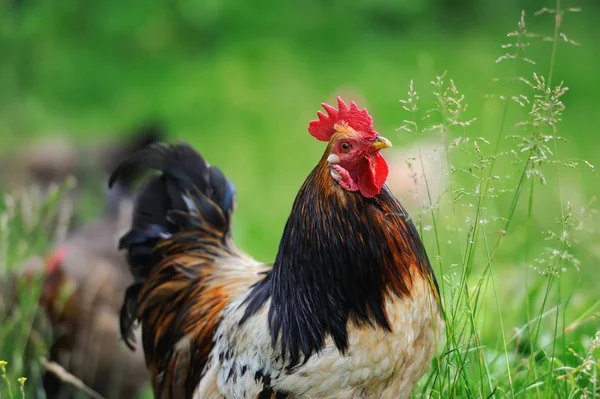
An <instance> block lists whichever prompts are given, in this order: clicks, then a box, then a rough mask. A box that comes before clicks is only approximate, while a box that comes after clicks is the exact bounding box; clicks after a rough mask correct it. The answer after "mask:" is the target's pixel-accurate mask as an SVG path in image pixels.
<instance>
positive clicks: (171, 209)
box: [109, 143, 235, 347]
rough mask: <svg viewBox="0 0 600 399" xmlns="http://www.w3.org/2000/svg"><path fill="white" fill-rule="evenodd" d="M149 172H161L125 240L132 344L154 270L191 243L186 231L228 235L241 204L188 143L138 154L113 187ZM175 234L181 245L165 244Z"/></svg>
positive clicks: (125, 312) (125, 326)
mask: <svg viewBox="0 0 600 399" xmlns="http://www.w3.org/2000/svg"><path fill="white" fill-rule="evenodd" d="M149 172H155V173H154V176H152V177H151V178H150V179H149V180H148V181H147V182H146V184H145V185H144V187H143V188H142V189H141V191H140V193H139V195H138V197H137V199H136V202H135V207H134V215H133V222H132V227H131V230H130V231H129V232H127V233H126V234H125V235H124V236H123V237H122V238H121V240H120V241H119V248H120V249H127V260H128V262H129V265H130V269H131V272H132V274H133V276H134V278H135V280H136V283H135V284H134V285H132V286H131V287H130V288H129V289H128V290H127V292H126V296H125V303H124V306H123V309H122V311H121V332H122V336H123V338H124V340H125V341H126V343H127V345H128V346H130V347H131V346H132V343H133V342H132V340H131V336H132V335H131V328H132V327H133V325H134V322H135V319H136V318H137V313H138V300H139V296H140V293H141V292H143V290H144V288H143V287H144V283H145V281H146V280H147V279H148V277H149V276H150V274H151V273H152V271H153V270H154V269H155V268H156V267H158V265H159V264H160V262H161V260H163V259H164V257H165V256H166V255H167V254H168V253H170V252H173V251H174V250H176V249H177V248H178V247H179V246H180V245H181V244H184V243H185V242H186V234H185V233H186V232H193V234H191V235H190V237H189V240H190V242H196V243H197V242H199V241H201V240H202V237H206V238H210V239H213V240H214V239H218V240H219V241H224V240H226V239H228V238H229V237H230V221H231V215H232V213H233V210H234V206H235V189H234V187H233V185H232V184H231V182H229V180H228V179H227V178H226V177H225V176H224V175H223V173H222V172H221V171H220V170H219V169H217V168H216V167H211V166H210V165H209V164H208V163H207V162H206V161H205V160H204V158H203V157H202V156H201V155H200V154H198V153H197V152H196V151H195V150H194V149H193V148H192V147H191V146H189V145H188V144H186V143H178V144H172V145H168V144H162V143H161V144H154V145H151V146H149V147H146V148H144V149H142V150H140V151H138V152H136V153H134V154H133V155H132V156H130V157H129V158H127V159H125V160H124V161H123V162H122V163H121V164H120V165H119V166H117V168H116V169H115V171H114V172H113V174H112V175H111V177H110V180H109V187H112V186H113V185H114V184H115V183H116V182H118V181H119V179H120V178H121V177H127V178H128V179H130V178H132V176H134V175H135V176H137V178H142V177H143V176H145V175H147V174H148V173H149ZM156 172H158V173H156ZM173 235H177V237H178V238H177V243H178V245H173V244H171V245H166V246H164V248H163V247H161V246H160V243H161V242H164V241H168V240H169V239H170V238H171V237H172V236H173ZM157 248H159V249H157ZM178 272H180V273H181V272H182V271H181V270H178Z"/></svg>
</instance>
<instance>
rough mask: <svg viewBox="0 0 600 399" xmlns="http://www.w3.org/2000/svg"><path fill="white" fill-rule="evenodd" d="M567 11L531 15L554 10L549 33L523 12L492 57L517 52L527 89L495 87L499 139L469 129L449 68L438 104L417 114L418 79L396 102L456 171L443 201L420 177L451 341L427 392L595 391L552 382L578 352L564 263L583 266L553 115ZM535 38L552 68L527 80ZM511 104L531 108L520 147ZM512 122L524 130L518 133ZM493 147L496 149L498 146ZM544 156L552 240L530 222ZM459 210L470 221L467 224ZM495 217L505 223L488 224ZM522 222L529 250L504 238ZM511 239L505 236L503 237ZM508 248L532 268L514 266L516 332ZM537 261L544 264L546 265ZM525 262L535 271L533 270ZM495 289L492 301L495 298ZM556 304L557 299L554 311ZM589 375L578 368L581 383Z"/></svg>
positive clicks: (407, 124) (515, 67)
mask: <svg viewBox="0 0 600 399" xmlns="http://www.w3.org/2000/svg"><path fill="white" fill-rule="evenodd" d="M566 11H578V9H568V10H563V9H562V8H561V3H560V0H558V1H557V2H556V6H555V8H554V9H548V8H544V9H542V10H540V11H539V12H537V13H536V15H544V14H553V15H554V17H555V18H554V25H553V34H552V36H550V37H545V36H541V35H538V34H534V33H531V32H528V31H527V29H526V24H525V17H526V14H525V12H524V11H523V12H522V13H521V17H520V19H519V23H518V27H517V30H515V31H514V32H511V33H510V34H509V35H508V36H509V37H511V38H514V42H513V43H509V44H507V45H505V46H503V47H504V48H512V49H514V51H513V52H512V53H510V52H507V53H505V54H504V55H503V56H501V57H500V58H499V59H498V60H497V62H498V63H500V62H502V61H509V60H510V61H511V62H512V68H511V71H512V72H510V76H511V78H509V79H508V82H509V83H511V85H512V86H511V90H512V91H514V90H515V88H516V87H517V86H515V84H516V85H519V86H520V87H525V88H527V89H528V91H529V92H530V94H523V93H522V90H519V89H517V90H518V92H517V93H514V94H511V93H510V92H509V93H507V94H503V95H500V96H490V97H496V98H499V99H501V100H503V101H504V102H503V104H502V107H501V109H500V113H499V114H500V119H499V125H498V126H499V128H498V130H497V135H496V137H495V140H494V141H493V145H491V144H490V140H487V139H486V138H485V132H482V133H483V134H481V136H484V137H481V136H477V135H475V136H474V135H473V134H472V131H473V129H476V127H474V128H471V126H472V125H474V122H475V121H476V119H475V118H471V119H468V118H466V116H465V112H467V106H466V104H465V102H464V96H462V95H461V94H460V93H459V91H458V89H457V86H456V84H455V82H454V81H453V80H452V79H449V84H446V82H445V80H448V79H447V78H446V73H444V74H442V75H440V76H438V77H437V78H436V79H435V80H434V81H433V82H432V84H433V86H434V90H433V94H434V96H435V99H436V102H435V105H434V107H433V109H431V110H427V111H425V112H424V113H423V112H421V108H420V106H419V105H418V102H419V96H418V95H417V92H416V89H415V83H414V82H413V81H411V82H410V85H409V92H408V98H407V99H406V100H401V103H402V105H403V108H404V109H405V110H406V111H407V112H409V113H410V114H411V118H410V119H408V120H405V121H404V125H403V126H401V127H400V128H399V129H398V130H403V131H407V132H410V133H413V134H417V135H424V134H427V133H430V132H434V133H435V134H441V136H442V139H443V146H442V148H441V151H443V152H444V153H445V155H446V160H447V169H448V179H449V182H448V184H447V186H448V189H447V191H446V192H445V193H444V194H443V197H442V199H440V200H437V201H434V200H433V198H432V195H431V190H430V177H429V176H427V174H426V173H425V172H423V173H422V176H420V178H421V179H422V180H423V183H424V186H425V189H426V192H427V198H426V201H425V202H424V203H423V204H422V207H421V210H420V212H419V224H420V231H421V233H422V234H427V231H425V229H423V223H431V225H432V226H433V229H432V234H433V236H432V237H431V238H432V240H433V247H434V254H435V256H434V258H435V262H434V264H435V265H436V267H437V268H438V269H439V271H438V273H439V276H440V277H441V281H440V286H441V291H442V297H443V303H444V306H443V308H444V309H443V314H444V316H445V318H446V345H445V348H444V350H443V351H442V354H441V355H440V356H439V358H438V359H437V364H436V367H435V368H434V370H433V371H432V374H431V375H430V376H429V378H428V379H427V380H426V381H425V382H424V383H423V387H422V390H421V391H420V392H421V395H423V396H434V397H435V396H439V397H467V398H474V397H496V396H501V397H504V396H506V397H519V396H528V395H533V394H535V396H536V397H541V396H547V397H556V392H562V393H563V394H564V396H565V397H567V396H570V395H571V394H572V392H573V391H572V390H573V389H575V390H582V389H584V390H588V391H589V388H588V387H587V386H584V388H582V387H581V386H580V385H578V384H575V383H572V384H568V383H567V381H566V380H567V379H566V378H563V382H562V383H560V385H559V383H558V380H557V370H559V369H562V367H563V366H564V364H565V362H567V363H568V362H570V361H573V356H570V357H569V356H568V353H569V351H572V350H571V349H570V348H569V345H572V344H574V342H572V341H568V340H567V334H566V330H564V329H565V328H566V326H567V324H568V322H569V320H570V319H572V318H573V315H571V314H569V313H568V312H567V307H568V303H569V302H570V299H569V300H567V299H565V295H568V296H569V298H571V299H572V297H573V296H572V295H569V294H566V293H565V292H564V287H563V283H562V280H563V277H562V273H563V270H564V268H565V262H568V263H569V264H571V265H574V266H575V267H576V268H578V265H579V262H578V261H577V260H576V259H575V258H574V256H573V255H572V253H571V252H570V250H569V248H570V247H571V245H572V244H571V238H570V234H571V233H570V230H569V226H570V223H572V221H571V219H572V218H573V214H572V209H571V208H570V207H569V205H567V206H565V197H564V192H563V188H562V184H563V177H562V174H563V170H562V167H563V166H569V167H570V168H572V167H575V166H576V163H574V162H569V161H562V160H561V159H560V158H559V147H560V146H559V143H560V142H562V141H565V140H564V139H562V138H561V137H559V136H558V134H557V132H558V129H557V125H558V123H560V121H561V119H562V113H563V111H564V109H565V106H564V104H563V102H562V99H561V97H562V95H564V93H566V91H567V90H568V89H567V88H566V87H565V86H564V85H563V84H562V83H561V84H559V85H557V86H552V82H553V75H554V73H555V65H556V57H557V54H558V51H557V48H558V43H559V41H560V39H564V41H565V42H568V43H572V44H573V43H574V42H573V41H571V40H569V39H568V38H567V37H566V35H565V34H564V33H563V32H561V31H560V28H561V23H562V21H563V17H564V14H565V12H566ZM539 38H542V39H543V40H544V41H551V42H552V48H551V51H550V55H549V71H548V74H547V75H546V77H544V76H542V75H538V74H536V73H535V72H534V73H533V79H531V80H529V79H526V78H514V76H517V75H518V71H519V70H520V68H521V66H522V65H526V66H527V67H528V68H537V64H536V62H534V61H533V60H532V59H531V58H528V57H526V56H525V51H526V48H527V47H528V46H530V43H529V41H531V40H536V39H539ZM499 81H502V79H494V82H499ZM510 104H517V105H518V107H515V108H514V114H515V115H518V114H519V113H522V112H523V110H527V108H529V109H528V110H527V117H526V120H525V121H523V122H517V123H515V124H514V126H513V127H512V128H511V134H510V135H508V136H506V137H507V138H509V139H515V138H516V139H517V140H519V141H518V142H517V143H518V144H517V147H516V148H511V149H508V150H502V149H503V148H504V147H506V142H505V140H503V137H504V135H505V133H504V132H505V130H506V129H507V127H508V126H509V119H510V117H511V115H512V113H511V112H509V110H510V109H511V107H510ZM517 131H523V132H524V133H525V134H516V133H513V132H517ZM489 147H492V148H491V151H490V148H489ZM418 158H419V162H420V163H421V168H422V169H423V170H424V169H425V168H424V163H425V162H424V159H423V154H422V153H421V149H420V147H418ZM511 159H512V160H516V162H513V163H516V164H517V168H518V169H517V170H518V172H517V173H516V174H515V175H514V176H513V177H512V178H511V179H512V183H513V184H512V187H510V188H508V189H506V188H502V187H503V186H502V185H500V184H499V183H503V182H501V181H500V182H499V180H501V178H500V177H499V176H496V175H495V172H496V168H497V166H498V164H499V163H502V162H507V161H510V160H511ZM451 160H452V161H451ZM583 162H584V163H586V164H588V165H589V163H588V162H585V161H583ZM547 166H554V168H555V177H554V178H553V181H554V182H555V184H556V187H558V189H557V191H558V200H557V206H558V210H557V213H558V214H559V217H558V224H559V226H560V227H559V228H558V231H557V232H553V230H550V231H543V233H544V235H545V239H544V240H543V241H542V240H537V239H536V238H537V236H539V230H538V234H536V233H535V229H538V228H539V226H538V225H539V223H536V222H535V220H536V216H535V212H536V206H535V204H536V195H535V194H536V193H537V192H538V191H539V190H537V189H536V187H537V186H540V187H544V186H546V181H547V179H546V176H545V173H544V172H545V170H546V169H547ZM592 169H593V166H592ZM524 191H528V194H529V195H528V198H527V201H526V202H525V206H526V209H525V211H524V212H521V211H520V210H519V209H520V207H521V206H522V205H523V204H522V201H521V197H522V194H523V192H524ZM507 193H510V194H511V195H510V197H509V198H508V207H507V208H506V210H505V212H506V213H505V214H504V216H494V214H493V213H491V212H492V211H493V212H497V211H498V209H501V208H502V206H501V203H500V201H498V200H497V199H498V198H504V197H506V194H507ZM426 218H427V220H425V219H426ZM463 218H464V220H466V225H463V223H461V219H463ZM447 220H453V221H454V223H455V224H454V226H453V227H452V228H449V229H448V230H449V231H452V233H449V234H446V233H445V230H443V227H442V226H444V221H447ZM516 223H519V224H520V223H523V224H522V226H524V231H523V229H521V230H520V231H516V230H515V228H514V227H515V226H516ZM494 225H496V226H498V227H500V228H497V227H496V228H494V227H492V226H494ZM463 227H466V228H463ZM522 232H524V237H525V246H526V248H525V251H524V257H523V258H521V259H517V258H514V257H511V256H510V253H506V251H504V250H503V248H504V247H506V246H507V245H513V246H514V237H518V235H519V234H520V233H522ZM492 235H497V236H498V238H497V240H495V242H494V243H492V242H490V237H491V236H492ZM446 242H447V243H446ZM450 242H452V243H455V242H456V243H458V244H450ZM507 242H508V243H509V244H505V243H507ZM544 242H555V243H556V244H557V246H558V248H556V249H543V246H544V245H545V244H544ZM534 251H535V252H538V251H541V254H540V256H538V257H534V255H533V254H534ZM456 252H458V254H456ZM506 258H508V259H510V260H511V261H513V262H515V263H514V264H513V266H512V268H513V269H514V267H515V266H519V265H521V266H524V267H525V270H523V271H521V270H518V269H517V270H515V273H516V275H519V274H523V275H524V281H523V285H522V287H523V288H524V289H525V293H524V295H523V299H522V300H523V302H524V303H523V306H522V308H523V317H524V319H525V320H526V322H525V323H524V324H523V325H522V326H520V327H518V328H517V327H516V326H515V327H513V330H514V333H510V334H509V333H508V330H507V328H509V327H510V325H507V323H506V321H505V314H506V312H507V311H508V308H507V303H506V302H505V300H506V296H505V294H504V293H503V291H504V289H505V288H504V287H503V286H502V283H501V282H500V281H499V278H498V277H499V276H502V275H506V270H507V267H506V266H504V267H501V268H499V269H498V270H501V271H502V272H498V271H497V270H496V269H497V268H496V267H495V265H496V263H499V262H506ZM535 264H541V265H542V267H538V266H535ZM544 264H545V265H546V266H543V265H544ZM456 265H461V266H462V268H461V269H460V271H459V273H456V267H455V266H456ZM482 265H483V266H482ZM530 269H532V270H535V271H537V272H538V273H535V274H533V275H532V273H531V270H530ZM509 270H510V268H509ZM511 288H512V287H511ZM489 299H491V300H492V302H493V305H492V304H491V303H488V302H489ZM550 303H552V308H550V309H548V306H550ZM595 306H596V305H593V306H592V308H593V307H595ZM550 318H551V321H550ZM511 320H512V319H511ZM579 320H583V318H582V317H580V318H579ZM494 323H496V326H497V328H496V330H495V332H492V331H491V330H490V327H491V325H493V324H494ZM561 328H562V329H563V330H561ZM484 336H485V339H484ZM494 336H495V337H496V339H497V344H495V345H494V344H493V343H492V342H490V337H494ZM523 340H524V341H523ZM578 356H579V355H578ZM580 358H581V359H584V357H581V356H580ZM583 380H584V379H583V377H581V379H580V381H583ZM572 381H575V380H572ZM589 382H590V383H591V384H592V386H593V387H594V388H593V389H592V391H591V392H593V395H600V392H598V391H597V390H596V388H595V387H596V380H595V379H594V378H590V379H589ZM599 397H600V396H599Z"/></svg>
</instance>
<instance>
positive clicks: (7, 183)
mask: <svg viewBox="0 0 600 399" xmlns="http://www.w3.org/2000/svg"><path fill="white" fill-rule="evenodd" d="M123 136H124V137H127V138H126V139H125V140H122V141H119V142H117V143H103V144H94V145H90V146H76V145H75V144H74V143H73V142H71V141H69V140H67V139H65V138H61V137H52V138H49V139H44V140H41V141H38V142H36V143H34V144H32V145H30V146H29V147H26V148H24V149H23V150H22V151H20V152H18V153H17V154H15V155H8V156H4V157H3V158H2V159H0V166H1V167H0V186H2V188H3V189H4V190H5V191H7V192H9V193H11V195H13V196H16V197H19V196H21V195H24V193H23V191H24V190H25V191H26V194H27V195H29V196H31V195H32V194H34V195H35V198H33V199H34V200H36V201H40V202H41V201H43V200H44V199H45V198H46V197H47V196H48V193H49V192H50V191H51V188H52V187H53V186H61V185H62V184H64V182H65V181H66V180H67V178H69V177H74V178H75V179H76V181H77V182H79V184H77V185H76V186H75V187H74V188H73V189H72V190H70V191H69V192H67V193H66V195H64V196H63V197H62V198H61V202H60V204H59V210H63V209H64V210H65V211H66V212H69V213H70V214H72V213H74V212H75V211H77V210H78V208H79V202H80V200H81V198H82V197H83V196H84V195H85V194H90V193H93V194H98V195H100V194H102V191H104V190H105V187H106V185H105V184H104V182H105V181H106V177H107V175H108V174H109V173H110V172H111V171H112V169H114V166H115V165H116V164H117V163H118V162H119V161H120V160H121V159H123V157H125V156H126V155H127V154H130V153H131V152H133V151H136V150H138V149H140V148H144V147H145V146H146V145H148V144H150V143H153V142H155V141H159V140H163V139H164V136H165V131H164V128H163V127H162V126H161V125H160V124H157V123H144V124H141V125H139V126H137V127H136V128H135V129H133V130H132V131H131V132H127V133H125V134H123ZM32 188H34V190H33V191H32V190H31V189H32ZM112 198H116V197H115V196H113V197H112ZM107 206H109V207H114V206H115V204H112V203H110V202H109V203H108V205H107ZM77 224H78V221H77V220H75V221H74V222H73V221H72V223H71V225H70V226H69V227H75V226H76V225H77ZM50 227H51V226H49V229H50Z"/></svg>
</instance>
